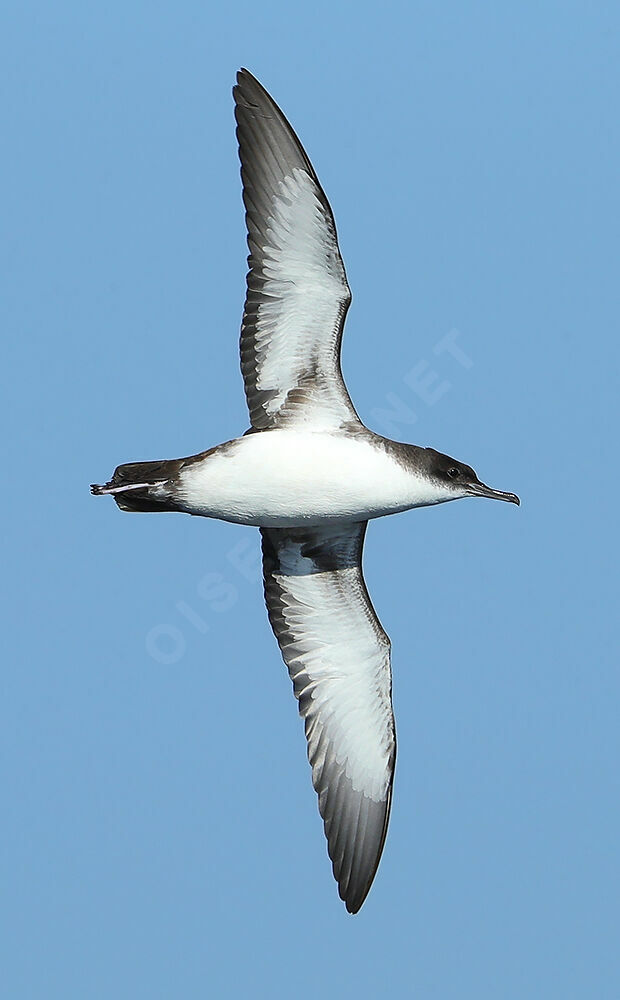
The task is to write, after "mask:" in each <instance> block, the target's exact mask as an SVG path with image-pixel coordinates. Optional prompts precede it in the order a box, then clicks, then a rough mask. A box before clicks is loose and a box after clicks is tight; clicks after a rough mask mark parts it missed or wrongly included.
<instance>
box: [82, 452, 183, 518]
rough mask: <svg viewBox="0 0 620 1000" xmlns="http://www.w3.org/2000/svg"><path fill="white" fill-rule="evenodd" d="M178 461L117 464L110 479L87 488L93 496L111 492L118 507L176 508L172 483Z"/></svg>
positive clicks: (130, 508) (141, 508) (136, 508)
mask: <svg viewBox="0 0 620 1000" xmlns="http://www.w3.org/2000/svg"><path fill="white" fill-rule="evenodd" d="M179 465H180V460H179V459H172V460H168V461H162V462H130V463H129V464H127V465H119V466H118V468H117V469H116V470H115V472H114V475H113V476H112V479H111V480H110V482H109V483H104V484H103V485H99V484H97V483H93V485H92V486H91V488H90V491H91V493H92V494H93V495H94V496H106V495H108V494H110V496H113V497H114V499H115V501H116V503H117V504H118V506H119V507H120V509H121V510H129V511H148V512H151V513H153V512H155V511H165V510H179V505H178V504H177V503H175V502H174V491H173V483H172V480H173V478H174V476H175V474H176V473H177V472H178V469H179Z"/></svg>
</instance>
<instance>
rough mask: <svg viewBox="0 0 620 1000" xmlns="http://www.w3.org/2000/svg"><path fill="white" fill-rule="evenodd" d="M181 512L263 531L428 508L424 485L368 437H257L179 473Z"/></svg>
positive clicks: (281, 433) (279, 433)
mask: <svg viewBox="0 0 620 1000" xmlns="http://www.w3.org/2000/svg"><path fill="white" fill-rule="evenodd" d="M179 493H180V495H181V497H182V499H183V502H184V503H185V504H186V506H187V509H188V510H191V511H192V512H195V513H200V514H204V515H205V516H207V517H218V518H223V519H224V520H227V521H236V522H238V523H241V524H254V525H262V526H266V527H269V526H271V527H286V526H291V525H303V524H320V523H322V522H325V521H334V520H347V521H352V520H367V519H368V518H371V517H379V516H381V515H382V514H389V513H394V512H396V511H399V510H406V509H407V508H408V507H415V506H418V505H420V504H425V503H429V502H431V503H432V502H434V498H432V497H431V496H430V495H429V489H428V486H427V485H426V482H425V480H424V479H421V478H417V477H415V476H414V475H413V474H412V472H411V471H410V470H409V469H407V468H405V467H404V466H403V465H401V464H400V463H399V462H397V461H396V460H395V459H394V458H393V457H392V456H391V455H390V454H389V453H387V452H386V451H385V450H383V449H382V448H381V447H377V446H375V445H374V444H372V443H371V442H370V441H369V440H368V439H367V438H364V437H355V436H349V435H345V434H333V433H332V434H330V433H317V432H314V433H312V432H303V431H302V432H300V431H296V430H274V431H262V432H260V433H258V434H248V435H246V436H245V437H242V438H237V439H236V440H235V441H234V442H231V443H230V444H229V445H227V446H226V447H225V448H223V449H222V450H221V451H218V450H216V451H215V452H214V453H213V454H211V455H209V456H208V457H207V458H205V459H204V461H202V462H198V463H195V464H192V465H189V466H188V467H187V468H186V469H185V470H184V471H183V472H182V474H181V480H180V485H179Z"/></svg>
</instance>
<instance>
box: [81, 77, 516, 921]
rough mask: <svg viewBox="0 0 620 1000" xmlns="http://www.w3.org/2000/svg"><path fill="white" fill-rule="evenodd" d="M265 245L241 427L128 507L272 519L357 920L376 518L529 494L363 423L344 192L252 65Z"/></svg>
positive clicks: (242, 121)
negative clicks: (343, 353) (367, 547)
mask: <svg viewBox="0 0 620 1000" xmlns="http://www.w3.org/2000/svg"><path fill="white" fill-rule="evenodd" d="M233 94H234V99H235V117H236V120H237V138H238V142H239V157H240V159H241V178H242V183H243V201H244V204H245V210H246V216H245V217H246V224H247V240H248V247H249V251H250V253H249V257H248V265H249V271H248V275H247V293H246V299H245V307H244V311H243V320H242V325H241V344H240V350H241V371H242V374H243V380H244V385H245V394H246V398H247V403H248V409H249V411H250V424H251V426H250V429H249V430H248V431H247V432H246V433H245V434H244V435H243V436H242V437H238V438H235V439H234V440H231V441H227V442H225V443H224V444H220V445H217V446H216V447H214V448H209V449H208V450H207V451H204V452H201V453H200V454H199V455H192V456H190V457H189V458H179V459H167V460H164V461H158V462H133V463H130V464H127V465H119V466H118V468H117V469H116V471H115V472H114V475H113V476H112V479H111V480H110V482H109V483H106V484H105V485H102V486H100V485H93V486H92V487H91V490H92V492H93V493H94V494H96V495H98V496H101V495H104V494H109V495H111V496H112V497H113V498H114V500H115V501H116V503H117V505H118V506H119V507H120V509H121V510H124V511H182V512H184V513H186V514H196V515H199V516H201V517H214V518H220V519H222V520H224V521H233V522H236V523H238V524H250V525H255V526H256V527H258V528H259V529H260V533H261V538H262V552H263V576H264V587H265V601H266V604H267V612H268V614H269V621H270V622H271V627H272V628H273V631H274V633H275V636H276V639H277V641H278V643H279V646H280V650H281V652H282V656H283V658H284V661H285V663H286V666H287V667H288V671H289V674H290V677H291V680H292V682H293V690H294V693H295V697H296V698H297V700H298V702H299V712H300V714H301V716H302V718H303V719H304V723H305V731H306V739H307V743H308V757H309V760H310V764H311V767H312V782H313V785H314V788H315V790H316V792H317V794H318V799H319V811H320V813H321V816H322V818H323V822H324V825H325V835H326V837H327V844H328V851H329V856H330V858H331V861H332V865H333V871H334V876H335V878H336V881H337V883H338V888H339V893H340V897H341V899H342V900H343V901H344V903H345V905H346V908H347V910H348V911H349V912H350V913H356V912H357V911H358V910H359V909H360V907H361V905H362V903H363V902H364V900H365V898H366V896H367V894H368V891H369V889H370V886H371V884H372V881H373V879H374V876H375V873H376V871H377V866H378V864H379V859H380V857H381V853H382V851H383V845H384V842H385V837H386V832H387V827H388V819H389V814H390V803H391V798H392V785H393V779H394V762H395V757H396V737H395V730H394V717H393V713H392V675H391V668H390V640H389V638H388V636H387V635H386V633H385V632H384V630H383V628H382V627H381V623H380V622H379V619H378V618H377V615H376V613H375V610H374V608H373V606H372V603H371V601H370V597H369V595H368V591H367V589H366V584H365V582H364V577H363V574H362V548H363V544H364V535H365V534H366V527H367V525H368V521H369V520H371V519H372V518H375V517H382V516H383V515H385V514H394V513H396V512H398V511H404V510H409V509H411V508H413V507H423V506H426V505H429V504H438V503H445V502H446V501H448V500H459V499H461V498H463V497H471V496H475V497H490V498H491V499H494V500H507V501H510V502H511V503H516V504H518V503H519V498H518V497H517V496H516V495H515V494H514V493H503V492H500V491H499V490H494V489H491V488H490V487H489V486H485V485H484V483H482V482H480V480H479V479H478V477H477V475H476V473H475V472H474V470H473V469H472V468H471V467H470V466H469V465H464V464H463V463H462V462H458V461H456V460H455V459H453V458H449V457H448V456H447V455H443V454H441V453H440V452H438V451H435V450H434V449H433V448H423V447H418V446H417V445H412V444H402V443H400V442H396V441H391V440H389V439H388V438H384V437H381V436H380V435H379V434H375V433H373V431H371V430H369V429H368V428H367V427H365V426H364V424H363V423H362V422H361V420H360V418H359V417H358V415H357V413H356V411H355V407H354V406H353V403H352V402H351V399H350V396H349V393H348V392H347V388H346V385H345V383H344V380H343V377H342V372H341V369H340V344H341V340H342V332H343V327H344V322H345V317H346V315H347V310H348V308H349V304H350V302H351V292H350V289H349V285H348V283H347V277H346V274H345V269H344V264H343V262H342V258H341V256H340V251H339V248H338V239H337V236H336V226H335V223H334V217H333V214H332V210H331V208H330V205H329V202H328V201H327V198H326V196H325V192H324V191H323V188H322V187H321V184H320V182H319V179H318V177H317V175H316V173H315V172H314V169H313V167H312V164H311V163H310V160H309V159H308V156H307V154H306V152H305V150H304V148H303V146H302V145H301V143H300V141H299V139H298V138H297V136H296V134H295V132H294V131H293V129H292V128H291V126H290V125H289V123H288V121H287V120H286V118H285V117H284V115H283V113H282V111H280V109H279V107H278V106H277V105H276V103H275V102H274V100H273V99H272V98H271V97H270V96H269V94H268V93H267V91H266V90H265V89H264V88H263V87H262V86H261V84H260V83H259V82H258V80H256V79H255V77H254V76H252V74H251V73H249V72H248V71H247V70H245V69H242V70H241V71H240V72H239V73H238V75H237V85H236V86H235V87H234V90H233Z"/></svg>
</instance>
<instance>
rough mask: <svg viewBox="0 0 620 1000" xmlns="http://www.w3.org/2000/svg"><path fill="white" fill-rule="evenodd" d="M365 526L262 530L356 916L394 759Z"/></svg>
mask: <svg viewBox="0 0 620 1000" xmlns="http://www.w3.org/2000/svg"><path fill="white" fill-rule="evenodd" d="M365 531H366V523H363V524H347V525H338V526H336V527H328V528H303V529H298V528H294V529H283V528H262V529H261V535H262V539H263V571H264V582H265V600H266V603H267V610H268V612H269V620H270V622H271V625H272V628H273V631H274V633H275V636H276V638H277V640H278V643H279V645H280V649H281V651H282V656H283V658H284V661H285V663H286V665H287V667H288V670H289V674H290V676H291V680H292V681H293V689H294V692H295V696H296V697H297V699H298V701H299V712H300V714H301V716H302V717H303V719H304V720H305V729H306V738H307V741H308V758H309V760H310V764H311V766H312V781H313V784H314V788H315V790H316V791H317V793H318V796H319V811H320V813H321V816H322V817H323V821H324V825H325V834H326V836H327V841H328V850H329V856H330V858H331V860H332V863H333V870H334V876H335V878H336V880H337V882H338V886H339V892H340V897H341V899H343V900H344V902H345V904H346V907H347V909H348V910H349V912H351V913H356V912H357V911H358V910H359V908H360V907H361V905H362V903H363V902H364V899H365V898H366V895H367V893H368V890H369V889H370V886H371V884H372V881H373V878H374V876H375V872H376V870H377V866H378V864H379V859H380V857H381V853H382V850H383V844H384V842H385V836H386V833H387V826H388V819H389V813H390V804H391V798H392V782H393V777H394V762H395V756H396V737H395V731H394V717H393V713H392V696H391V691H392V679H391V669H390V641H389V639H388V637H387V635H386V634H385V632H384V631H383V629H382V627H381V625H380V623H379V620H378V619H377V616H376V614H375V612H374V609H373V607H372V604H371V603H370V598H369V597H368V592H367V590H366V586H365V583H364V578H363V576H362V567H361V557H362V546H363V541H364V534H365Z"/></svg>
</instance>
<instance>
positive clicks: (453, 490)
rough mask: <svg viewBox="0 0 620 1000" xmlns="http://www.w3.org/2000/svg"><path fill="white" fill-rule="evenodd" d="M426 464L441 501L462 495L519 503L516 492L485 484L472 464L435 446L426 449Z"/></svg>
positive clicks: (428, 475) (427, 471)
mask: <svg viewBox="0 0 620 1000" xmlns="http://www.w3.org/2000/svg"><path fill="white" fill-rule="evenodd" d="M424 465H425V473H426V476H427V477H428V478H429V479H430V480H431V481H432V483H433V486H434V487H435V488H436V489H437V493H438V496H440V497H441V499H440V500H439V502H440V503H441V502H443V501H444V500H458V499H461V498H462V497H488V498H489V499H490V500H506V501H507V502H508V503H516V504H519V503H520V500H519V497H518V496H517V494H516V493H504V492H503V491H502V490H494V489H492V488H491V487H490V486H485V484H484V483H481V482H480V480H479V479H478V476H477V475H476V473H475V472H474V470H473V469H472V468H471V466H470V465H464V464H463V462H457V460H456V459H455V458H450V456H449V455H442V454H441V452H440V451H435V449H434V448H425V449H424Z"/></svg>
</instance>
